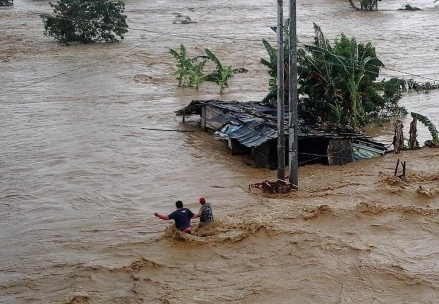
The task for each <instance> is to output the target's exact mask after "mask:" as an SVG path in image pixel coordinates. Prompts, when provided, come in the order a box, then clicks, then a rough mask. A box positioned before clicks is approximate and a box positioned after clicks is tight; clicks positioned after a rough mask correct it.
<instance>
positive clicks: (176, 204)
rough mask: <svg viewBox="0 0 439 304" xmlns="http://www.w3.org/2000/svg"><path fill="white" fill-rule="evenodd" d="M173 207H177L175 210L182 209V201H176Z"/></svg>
mask: <svg viewBox="0 0 439 304" xmlns="http://www.w3.org/2000/svg"><path fill="white" fill-rule="evenodd" d="M175 207H177V208H179V209H180V208H183V202H182V201H176V202H175Z"/></svg>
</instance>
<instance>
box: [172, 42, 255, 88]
mask: <svg viewBox="0 0 439 304" xmlns="http://www.w3.org/2000/svg"><path fill="white" fill-rule="evenodd" d="M170 53H171V55H172V56H173V57H174V58H175V59H176V60H177V70H176V71H175V75H176V76H177V80H178V86H179V87H195V88H196V89H197V90H198V89H199V87H200V86H201V84H202V83H203V82H205V81H211V82H214V83H216V84H217V85H218V86H219V88H220V91H219V93H220V94H221V95H222V94H224V88H226V87H228V85H229V80H230V79H231V78H233V77H234V75H235V74H238V73H246V72H247V70H246V69H243V68H237V69H235V68H233V67H232V66H224V65H223V64H222V63H221V61H220V60H219V59H218V58H217V57H216V55H215V54H214V53H213V52H212V51H210V50H209V49H205V53H206V55H205V56H196V57H193V58H189V57H188V55H187V51H186V47H185V46H184V45H183V44H181V45H180V50H179V51H176V50H173V49H171V50H170ZM209 63H212V64H213V65H214V67H213V68H211V71H210V73H205V72H204V69H205V67H206V65H208V64H209Z"/></svg>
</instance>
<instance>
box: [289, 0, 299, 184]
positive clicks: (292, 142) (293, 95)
mask: <svg viewBox="0 0 439 304" xmlns="http://www.w3.org/2000/svg"><path fill="white" fill-rule="evenodd" d="M289 47H290V54H289V66H290V69H289V83H290V85H289V92H290V94H289V98H288V105H289V124H288V131H289V147H288V152H289V166H290V177H289V183H290V184H291V185H292V187H293V189H296V190H297V189H298V188H299V177H298V171H299V170H298V166H299V154H298V148H297V132H298V125H297V97H298V96H297V24H296V0H290V45H289Z"/></svg>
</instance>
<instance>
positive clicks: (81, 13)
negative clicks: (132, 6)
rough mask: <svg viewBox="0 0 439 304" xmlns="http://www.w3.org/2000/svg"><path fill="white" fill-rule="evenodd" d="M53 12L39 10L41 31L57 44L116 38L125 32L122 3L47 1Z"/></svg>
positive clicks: (115, 39)
mask: <svg viewBox="0 0 439 304" xmlns="http://www.w3.org/2000/svg"><path fill="white" fill-rule="evenodd" d="M49 4H50V6H51V7H52V8H53V9H54V14H55V15H49V14H43V15H41V18H42V19H43V22H44V29H45V32H44V34H45V35H46V36H52V37H54V38H55V39H56V40H57V41H58V42H60V43H61V44H69V43H71V42H79V43H91V42H101V41H104V42H117V41H119V40H118V38H117V37H120V39H123V38H124V36H123V35H124V34H125V33H127V32H128V25H127V23H126V18H127V17H126V15H123V12H124V10H125V4H124V3H123V2H122V1H117V2H112V1H107V0H59V1H58V2H57V3H56V4H52V3H49Z"/></svg>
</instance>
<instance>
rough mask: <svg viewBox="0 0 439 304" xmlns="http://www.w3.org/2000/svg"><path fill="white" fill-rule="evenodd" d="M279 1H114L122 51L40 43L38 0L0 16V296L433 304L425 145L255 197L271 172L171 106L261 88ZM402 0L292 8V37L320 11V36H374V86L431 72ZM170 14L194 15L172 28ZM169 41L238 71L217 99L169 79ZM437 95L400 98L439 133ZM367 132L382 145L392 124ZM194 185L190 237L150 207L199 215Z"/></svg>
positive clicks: (432, 22) (436, 73) (430, 187)
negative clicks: (205, 209)
mask: <svg viewBox="0 0 439 304" xmlns="http://www.w3.org/2000/svg"><path fill="white" fill-rule="evenodd" d="M276 4H277V3H276V1H265V0H263V1H249V0H247V1H245V0H238V1H214V0H206V1H180V2H178V1H177V2H175V1H174V2H171V1H127V2H126V14H127V16H128V24H129V26H130V31H129V33H128V34H127V35H126V38H125V39H124V40H123V41H122V42H121V43H119V44H94V45H77V46H70V47H62V46H58V45H57V44H56V43H55V42H54V41H53V40H51V39H50V38H48V37H45V36H44V35H43V24H42V22H41V20H40V18H39V14H40V13H44V12H51V10H50V7H49V4H48V2H47V1H20V0H16V1H15V3H14V7H9V8H1V9H0V27H1V29H2V31H1V34H0V62H1V73H0V80H1V84H2V85H1V89H0V92H1V94H0V105H1V111H0V141H1V144H2V145H1V147H2V148H1V149H2V150H1V154H0V178H1V180H0V218H1V221H0V243H1V244H2V246H0V256H1V259H0V303H7V304H9V303H25V304H27V303H212V302H215V303H437V299H438V296H439V291H438V290H439V283H438V281H437V276H438V273H439V264H438V262H437V256H438V253H439V249H438V248H439V237H438V236H439V235H438V231H439V215H438V212H439V193H438V192H439V182H438V181H439V162H438V157H439V150H437V149H427V148H425V149H421V150H417V151H403V152H402V153H401V154H399V155H395V154H388V155H386V156H384V157H382V158H379V159H373V160H364V161H358V162H356V163H351V164H348V165H346V166H342V167H327V166H318V165H313V166H304V167H300V169H299V187H300V189H299V191H298V192H294V193H291V194H288V195H283V196H270V195H264V194H261V193H258V192H256V191H255V192H252V191H249V190H248V185H249V184H251V183H255V182H260V181H263V180H265V179H269V180H274V179H275V177H276V172H274V171H269V170H268V169H255V168H252V167H249V166H247V165H245V162H244V161H243V160H242V159H241V158H240V157H238V156H232V155H231V154H230V152H229V150H227V148H225V147H224V146H223V145H222V144H221V143H220V142H218V141H215V140H214V139H213V138H212V136H211V135H210V134H208V133H203V132H201V131H199V130H198V129H197V128H196V127H193V126H187V125H184V124H182V123H181V121H180V119H178V118H177V117H175V115H174V111H175V110H178V109H180V108H182V107H184V106H186V105H187V104H188V103H189V102H190V101H191V100H193V99H211V98H217V99H223V100H243V101H249V100H260V99H261V98H262V97H263V96H264V95H265V94H266V90H267V83H268V79H267V72H266V70H265V68H264V67H263V66H262V65H261V64H260V63H259V60H260V58H267V55H266V51H265V49H264V48H263V46H262V43H261V40H262V38H266V39H268V40H270V41H272V42H273V43H275V39H276V37H275V35H274V33H273V32H272V31H271V29H270V26H274V25H276ZM402 5H403V4H402V3H400V2H398V1H382V2H379V6H380V7H379V8H380V11H378V12H371V13H363V12H354V11H352V9H351V8H350V7H349V5H348V4H347V2H346V3H345V2H344V1H335V0H332V1H329V0H322V1H299V2H298V3H297V15H298V17H297V18H298V21H297V25H298V30H297V31H298V38H299V44H303V43H309V42H311V41H312V38H313V25H312V22H315V23H317V24H319V25H320V26H321V28H322V30H323V32H324V33H325V35H326V38H328V39H330V41H332V40H333V39H334V38H335V37H337V36H339V35H340V34H341V33H342V32H344V33H345V34H346V35H347V36H348V37H352V36H354V37H356V38H357V41H359V42H364V43H366V42H369V41H370V42H372V44H373V45H374V46H375V47H376V50H377V53H378V56H379V58H380V59H381V60H382V61H383V62H384V64H385V65H386V69H383V71H382V75H383V77H386V78H389V77H392V76H404V77H409V78H411V77H413V78H415V79H416V80H419V81H427V80H430V81H433V80H434V79H439V61H438V56H439V55H438V54H439V52H438V43H437V39H436V38H435V37H436V34H437V32H438V23H437V15H438V13H439V11H438V9H437V7H436V6H435V4H434V3H433V1H427V0H422V1H421V0H415V1H412V3H411V5H413V6H418V7H420V8H422V10H421V11H415V12H406V11H400V10H398V9H399V8H401V7H402ZM285 12H287V8H285ZM177 13H182V14H184V15H189V16H190V17H191V19H192V20H193V21H195V22H194V23H191V24H186V25H182V24H174V23H173V21H174V19H175V16H176V14H177ZM180 44H184V45H185V46H186V48H187V50H188V52H189V54H194V55H198V54H202V53H203V52H204V49H205V48H209V49H210V50H212V51H213V52H214V53H215V54H216V55H217V56H218V57H219V58H220V59H221V60H222V61H223V62H224V63H225V64H228V65H232V66H234V67H244V68H247V69H248V70H249V73H247V74H241V75H237V76H236V77H235V78H234V79H233V80H232V81H231V83H230V86H229V88H226V91H225V95H223V96H219V95H218V87H216V86H215V85H211V84H205V85H203V86H202V87H201V88H200V90H199V91H195V90H193V89H179V88H177V82H176V80H175V78H174V75H173V72H174V68H175V62H174V61H173V59H172V57H171V56H170V54H169V49H170V48H173V49H177V48H178V47H179V46H180ZM414 75H416V76H414ZM438 100H439V94H438V93H437V92H430V93H428V94H418V93H411V94H409V95H406V96H404V98H403V100H402V101H401V102H402V104H403V105H405V106H406V107H407V108H408V109H409V111H415V112H418V113H421V114H424V115H426V116H428V117H429V118H430V119H431V120H432V121H433V122H435V123H436V125H438V124H439V123H438V121H439V112H438V107H437V106H436V104H437V101H438ZM409 122H410V117H407V118H406V119H405V120H404V124H405V126H406V128H405V130H406V131H407V130H408V128H407V127H408V124H409ZM142 128H150V129H152V128H157V129H173V130H186V129H190V130H192V131H195V132H192V133H188V132H160V131H155V130H147V129H142ZM418 131H419V140H420V142H421V143H422V142H423V141H424V140H426V139H429V134H428V131H427V130H426V129H425V128H423V127H422V126H421V125H418ZM374 136H375V137H376V138H377V139H379V140H382V141H384V142H387V143H388V142H390V139H391V136H392V130H391V127H386V128H381V129H378V130H374ZM398 158H399V159H401V160H402V161H406V163H407V174H406V177H405V178H404V179H398V178H395V177H394V175H393V172H394V168H395V165H396V161H397V159H398ZM199 196H205V197H206V198H207V200H208V202H210V203H211V204H212V206H213V208H214V214H215V217H216V223H215V225H214V226H213V227H211V228H209V229H205V230H198V231H196V233H197V234H198V235H200V236H195V235H194V236H190V237H187V236H186V237H181V236H179V235H178V234H177V235H176V234H174V232H173V230H172V228H170V226H171V223H170V222H165V221H161V220H159V219H157V218H155V217H154V216H153V213H154V212H155V211H158V212H162V213H169V212H171V211H172V210H173V209H174V202H175V200H177V199H181V200H183V201H184V202H185V205H186V207H189V208H191V209H192V210H194V211H195V210H197V209H198V208H199V204H198V203H197V199H198V197H199ZM196 223H197V220H195V221H194V224H196ZM201 235H202V236H201Z"/></svg>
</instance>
